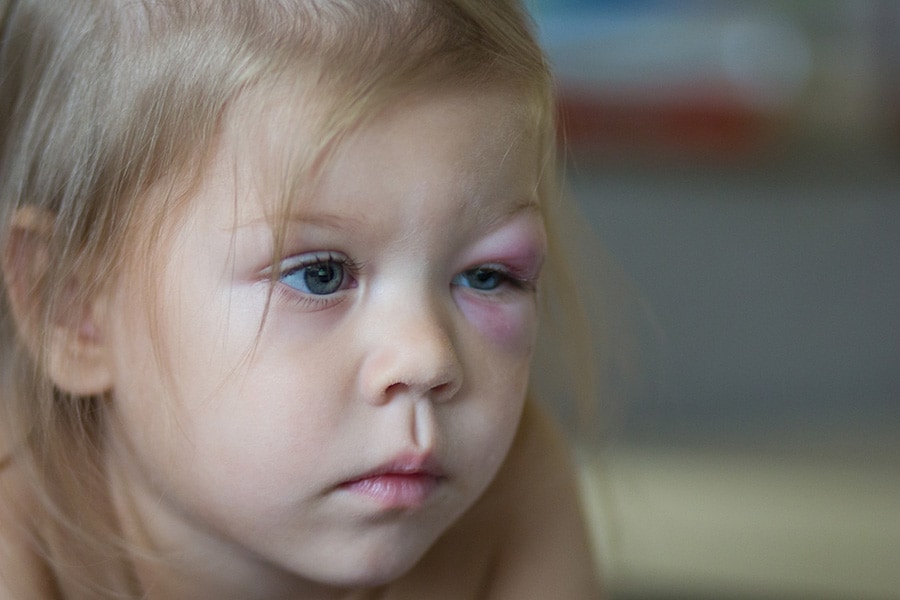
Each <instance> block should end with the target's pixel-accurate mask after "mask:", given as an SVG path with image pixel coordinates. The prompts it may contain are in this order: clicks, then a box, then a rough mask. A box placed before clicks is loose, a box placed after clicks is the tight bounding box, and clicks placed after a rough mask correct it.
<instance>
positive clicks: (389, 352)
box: [360, 301, 462, 404]
mask: <svg viewBox="0 0 900 600" xmlns="http://www.w3.org/2000/svg"><path fill="white" fill-rule="evenodd" d="M436 304H437V303H435V302H431V303H429V302H425V301H421V302H418V301H417V302H405V303H403V304H394V305H392V306H389V307H388V308H387V310H384V311H381V312H380V313H378V314H375V315H372V316H370V317H369V319H368V321H369V322H368V324H367V325H363V327H364V328H366V329H369V330H370V334H369V336H367V337H366V342H367V344H368V348H367V349H366V355H365V359H364V361H363V364H362V369H361V371H360V384H361V387H362V388H363V390H362V391H363V395H364V396H365V398H366V399H367V400H368V401H370V402H372V403H374V404H384V403H387V402H390V401H391V399H392V398H395V397H398V396H410V397H412V398H413V399H422V398H426V399H428V400H431V401H433V402H445V401H447V400H449V399H451V398H453V397H454V396H455V395H456V393H457V392H458V391H459V389H460V387H461V386H462V365H461V364H460V360H459V356H458V354H457V348H456V345H455V341H454V339H453V337H454V336H453V331H452V325H451V323H450V322H449V319H450V316H449V315H447V314H442V313H443V312H445V311H442V310H441V309H440V307H439V306H437V305H436Z"/></svg>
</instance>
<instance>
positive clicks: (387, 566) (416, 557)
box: [333, 546, 428, 589]
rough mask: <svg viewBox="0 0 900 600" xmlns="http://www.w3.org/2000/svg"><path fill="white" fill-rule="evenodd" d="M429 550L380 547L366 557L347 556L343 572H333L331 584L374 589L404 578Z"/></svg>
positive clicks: (425, 548)
mask: <svg viewBox="0 0 900 600" xmlns="http://www.w3.org/2000/svg"><path fill="white" fill-rule="evenodd" d="M427 550H428V547H427V546H426V547H423V548H421V549H410V548H398V547H391V548H381V549H379V550H378V551H377V552H372V553H369V554H368V555H363V556H360V555H357V556H354V557H349V556H348V560H347V561H345V563H344V565H343V566H344V568H343V569H342V571H343V572H342V573H335V574H334V575H335V576H334V580H333V582H334V583H336V584H337V585H338V586H339V587H345V588H349V589H357V588H374V587H378V586H382V585H385V584H388V583H391V582H393V581H396V580H397V579H400V578H401V577H403V576H404V575H406V574H407V573H408V572H409V571H410V570H412V569H413V567H415V566H416V565H417V564H418V563H419V561H420V560H421V559H422V557H423V556H424V554H425V553H426V552H427Z"/></svg>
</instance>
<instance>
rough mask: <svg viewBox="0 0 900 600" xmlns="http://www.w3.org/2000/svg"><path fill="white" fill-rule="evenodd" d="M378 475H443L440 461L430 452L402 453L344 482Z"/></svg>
mask: <svg viewBox="0 0 900 600" xmlns="http://www.w3.org/2000/svg"><path fill="white" fill-rule="evenodd" d="M380 475H424V476H430V477H435V478H441V477H445V476H446V474H445V472H444V469H443V467H442V466H441V464H440V462H439V461H438V460H437V459H435V458H434V456H433V455H431V454H419V453H403V454H399V455H397V456H396V457H394V458H392V459H390V460H388V461H386V462H384V463H382V464H380V465H378V466H377V467H374V468H372V469H369V470H366V471H363V472H362V473H360V474H358V475H354V476H352V477H350V478H349V479H347V480H345V482H344V483H352V482H354V481H360V480H362V479H369V478H371V477H378V476H380Z"/></svg>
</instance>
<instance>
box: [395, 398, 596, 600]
mask: <svg viewBox="0 0 900 600" xmlns="http://www.w3.org/2000/svg"><path fill="white" fill-rule="evenodd" d="M422 590H427V597H428V598H431V599H437V598H441V599H444V598H447V599H448V600H449V599H451V598H452V599H453V600H459V599H461V598H486V599H490V600H505V599H509V600H521V599H531V598H535V599H543V598H554V599H559V600H591V599H593V598H596V597H597V596H598V594H597V591H596V590H597V584H596V579H595V577H594V562H593V560H592V558H591V552H590V545H589V543H588V534H587V529H586V525H585V523H584V520H583V518H582V512H581V507H580V505H579V495H578V486H577V481H576V477H575V470H574V466H573V464H572V462H571V460H570V457H569V454H568V449H567V445H566V442H565V439H564V437H563V436H562V434H561V432H560V431H559V430H558V429H557V427H556V425H555V423H554V421H553V420H552V418H550V417H549V416H548V415H547V414H546V413H545V412H544V411H543V410H541V409H540V408H539V407H537V406H535V405H533V404H531V403H529V404H528V405H527V406H526V409H525V412H524V414H523V418H522V423H521V425H520V428H519V431H518V433H517V436H516V439H515V441H514V442H513V446H512V448H511V449H510V452H509V455H508V457H507V459H506V461H505V462H504V465H503V466H502V467H501V469H500V471H499V473H498V474H497V477H496V478H495V480H494V482H493V483H492V484H491V485H490V486H489V487H488V489H487V490H486V491H485V493H484V495H483V496H482V497H481V498H480V499H479V500H478V502H476V503H475V505H474V506H473V507H472V508H470V509H469V511H468V512H467V513H466V514H465V515H463V516H462V517H461V518H460V520H459V521H458V522H457V523H456V524H455V525H454V526H453V527H452V528H451V529H450V530H448V531H447V533H446V534H445V535H444V536H443V537H442V538H441V540H439V541H438V543H437V544H435V546H434V547H433V548H432V549H431V551H429V553H428V554H427V555H426V556H425V557H424V558H423V560H422V562H420V564H419V565H417V566H416V567H415V568H414V569H413V571H412V572H411V573H410V574H409V575H408V576H407V577H406V578H405V579H404V581H403V582H402V584H401V585H400V586H397V587H396V588H394V589H392V590H391V591H392V593H393V594H394V595H388V597H390V598H407V597H409V598H418V597H423V594H422V593H421V592H422ZM442 594H443V595H442Z"/></svg>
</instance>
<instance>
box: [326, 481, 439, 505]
mask: <svg viewBox="0 0 900 600" xmlns="http://www.w3.org/2000/svg"><path fill="white" fill-rule="evenodd" d="M438 483H439V479H438V477H436V476H434V475H428V474H420V473H410V474H406V473H388V474H384V475H373V476H372V477H365V478H363V479H357V480H355V481H350V482H347V483H345V484H343V485H342V486H341V489H343V490H346V491H348V492H351V493H354V494H358V495H360V496H365V497H367V498H370V499H372V500H375V501H376V502H377V503H378V504H380V505H381V506H382V507H383V508H386V509H393V510H402V509H415V508H420V507H421V506H423V505H424V504H425V503H426V502H427V501H428V499H429V498H430V497H431V495H432V494H433V493H434V491H435V489H436V488H437V486H438Z"/></svg>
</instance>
